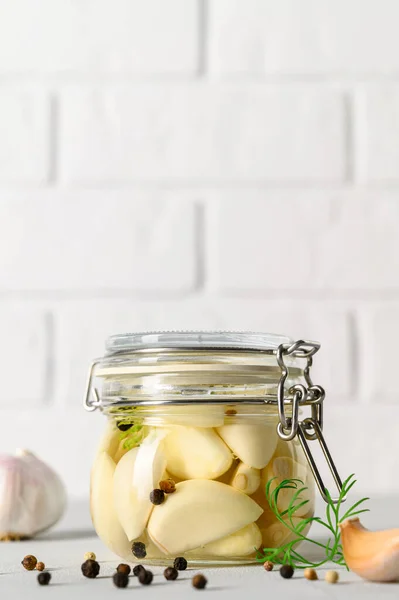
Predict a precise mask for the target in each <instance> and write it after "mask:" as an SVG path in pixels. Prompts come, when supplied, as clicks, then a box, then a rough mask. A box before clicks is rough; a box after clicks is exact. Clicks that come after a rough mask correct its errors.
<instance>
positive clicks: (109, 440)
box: [97, 420, 121, 460]
mask: <svg viewBox="0 0 399 600" xmlns="http://www.w3.org/2000/svg"><path fill="white" fill-rule="evenodd" d="M120 435H121V432H120V431H119V429H118V428H117V427H115V424H114V422H113V421H112V420H109V421H108V423H107V427H106V430H105V434H104V435H103V437H102V438H101V441H100V445H99V447H98V450H97V455H98V454H101V453H102V452H106V453H107V454H108V455H109V456H110V457H111V458H112V459H113V460H115V454H116V453H117V451H118V447H119V442H120Z"/></svg>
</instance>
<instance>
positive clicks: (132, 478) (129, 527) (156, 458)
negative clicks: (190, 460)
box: [113, 429, 166, 540]
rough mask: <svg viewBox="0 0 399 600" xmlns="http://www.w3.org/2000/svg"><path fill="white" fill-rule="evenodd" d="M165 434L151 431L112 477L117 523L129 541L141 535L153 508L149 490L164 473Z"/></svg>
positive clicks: (155, 430) (121, 461)
mask: <svg viewBox="0 0 399 600" xmlns="http://www.w3.org/2000/svg"><path fill="white" fill-rule="evenodd" d="M165 434H166V432H165V431H164V430H161V429H154V430H153V431H151V433H150V434H149V435H148V436H147V437H146V438H145V439H144V441H143V442H142V443H141V445H140V446H139V447H137V448H132V449H131V450H129V452H127V453H126V454H125V455H124V456H123V457H122V458H121V460H120V461H119V463H118V464H117V466H116V470H115V475H114V483H113V489H114V505H115V510H116V514H117V516H118V519H119V522H120V524H121V525H122V527H123V529H124V531H125V533H126V535H127V537H128V538H129V540H135V539H136V538H138V537H140V536H141V534H142V533H143V531H144V529H145V526H146V525H147V521H148V518H149V516H150V514H151V510H152V509H153V506H154V505H153V504H152V503H151V501H150V493H151V491H152V490H153V489H154V488H156V487H158V483H159V481H160V479H162V476H163V474H164V472H165V468H166V459H165V454H164V451H163V439H164V437H165Z"/></svg>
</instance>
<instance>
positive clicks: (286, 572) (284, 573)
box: [280, 565, 294, 579]
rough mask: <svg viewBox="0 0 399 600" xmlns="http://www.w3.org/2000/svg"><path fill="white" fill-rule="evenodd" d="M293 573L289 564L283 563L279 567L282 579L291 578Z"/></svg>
mask: <svg viewBox="0 0 399 600" xmlns="http://www.w3.org/2000/svg"><path fill="white" fill-rule="evenodd" d="M293 574H294V569H293V568H292V567H291V565H283V566H282V567H281V569H280V575H281V577H284V579H291V577H292V576H293Z"/></svg>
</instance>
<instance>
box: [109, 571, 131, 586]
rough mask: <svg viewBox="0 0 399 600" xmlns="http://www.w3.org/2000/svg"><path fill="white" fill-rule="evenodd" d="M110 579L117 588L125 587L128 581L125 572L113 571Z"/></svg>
mask: <svg viewBox="0 0 399 600" xmlns="http://www.w3.org/2000/svg"><path fill="white" fill-rule="evenodd" d="M112 580H113V582H114V584H115V585H116V587H118V588H125V587H126V586H127V584H128V583H129V577H128V576H127V575H126V573H118V572H116V573H114V575H113V577H112Z"/></svg>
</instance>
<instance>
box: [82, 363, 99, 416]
mask: <svg viewBox="0 0 399 600" xmlns="http://www.w3.org/2000/svg"><path fill="white" fill-rule="evenodd" d="M99 362H100V361H99V360H94V361H93V362H92V363H91V366H90V369H89V375H88V377H87V384H86V392H85V395H84V398H83V406H84V408H85V409H86V410H87V411H88V412H93V410H96V409H97V408H98V407H99V406H101V401H100V397H99V395H98V392H97V390H96V388H95V387H93V386H92V381H93V375H94V369H95V367H96V366H97V364H98V363H99ZM90 394H93V396H94V399H91V398H90Z"/></svg>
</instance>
